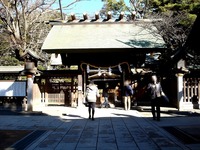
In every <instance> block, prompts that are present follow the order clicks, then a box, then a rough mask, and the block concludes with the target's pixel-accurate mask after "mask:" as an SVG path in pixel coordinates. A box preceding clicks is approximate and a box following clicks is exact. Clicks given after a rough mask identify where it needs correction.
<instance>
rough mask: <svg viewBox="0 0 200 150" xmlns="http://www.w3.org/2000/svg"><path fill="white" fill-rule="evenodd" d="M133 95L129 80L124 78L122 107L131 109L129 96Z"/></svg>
mask: <svg viewBox="0 0 200 150" xmlns="http://www.w3.org/2000/svg"><path fill="white" fill-rule="evenodd" d="M132 95H133V89H132V87H131V85H130V81H129V80H126V81H125V82H124V95H123V99H124V109H125V110H130V109H131V96H132Z"/></svg>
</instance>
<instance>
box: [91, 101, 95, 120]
mask: <svg viewBox="0 0 200 150" xmlns="http://www.w3.org/2000/svg"><path fill="white" fill-rule="evenodd" d="M91 108H92V120H94V113H95V102H92V104H91Z"/></svg>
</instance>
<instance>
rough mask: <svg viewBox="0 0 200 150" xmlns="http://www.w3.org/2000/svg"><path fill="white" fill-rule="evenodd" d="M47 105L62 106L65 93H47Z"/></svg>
mask: <svg viewBox="0 0 200 150" xmlns="http://www.w3.org/2000/svg"><path fill="white" fill-rule="evenodd" d="M47 104H48V105H64V104H65V93H64V92H63V91H61V92H60V93H48V101H47Z"/></svg>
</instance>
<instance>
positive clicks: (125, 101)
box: [124, 96, 128, 110]
mask: <svg viewBox="0 0 200 150" xmlns="http://www.w3.org/2000/svg"><path fill="white" fill-rule="evenodd" d="M127 101H128V98H127V96H124V109H125V110H127V109H128V108H127Z"/></svg>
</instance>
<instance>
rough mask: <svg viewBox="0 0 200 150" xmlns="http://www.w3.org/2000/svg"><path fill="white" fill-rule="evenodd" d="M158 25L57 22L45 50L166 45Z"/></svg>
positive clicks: (98, 49) (69, 51)
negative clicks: (158, 32)
mask: <svg viewBox="0 0 200 150" xmlns="http://www.w3.org/2000/svg"><path fill="white" fill-rule="evenodd" d="M156 31H157V30H156V28H155V27H151V28H145V27H143V26H141V25H140V24H139V23H138V22H137V21H135V22H134V21H133V22H126V21H123V22H116V21H114V22H112V21H102V22H96V21H95V22H84V23H81V22H69V23H63V24H55V25H54V26H53V27H52V29H51V31H50V32H49V34H48V36H47V37H46V39H45V41H44V43H43V46H42V50H43V51H46V52H49V53H54V52H56V53H62V52H65V53H77V52H80V53H82V52H83V53H84V52H97V51H98V52H105V51H107V50H108V49H109V51H112V50H115V51H116V50H117V49H120V50H121V49H124V50H125V49H133V48H164V47H165V42H164V40H163V38H162V37H161V36H160V35H159V34H157V33H156Z"/></svg>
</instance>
